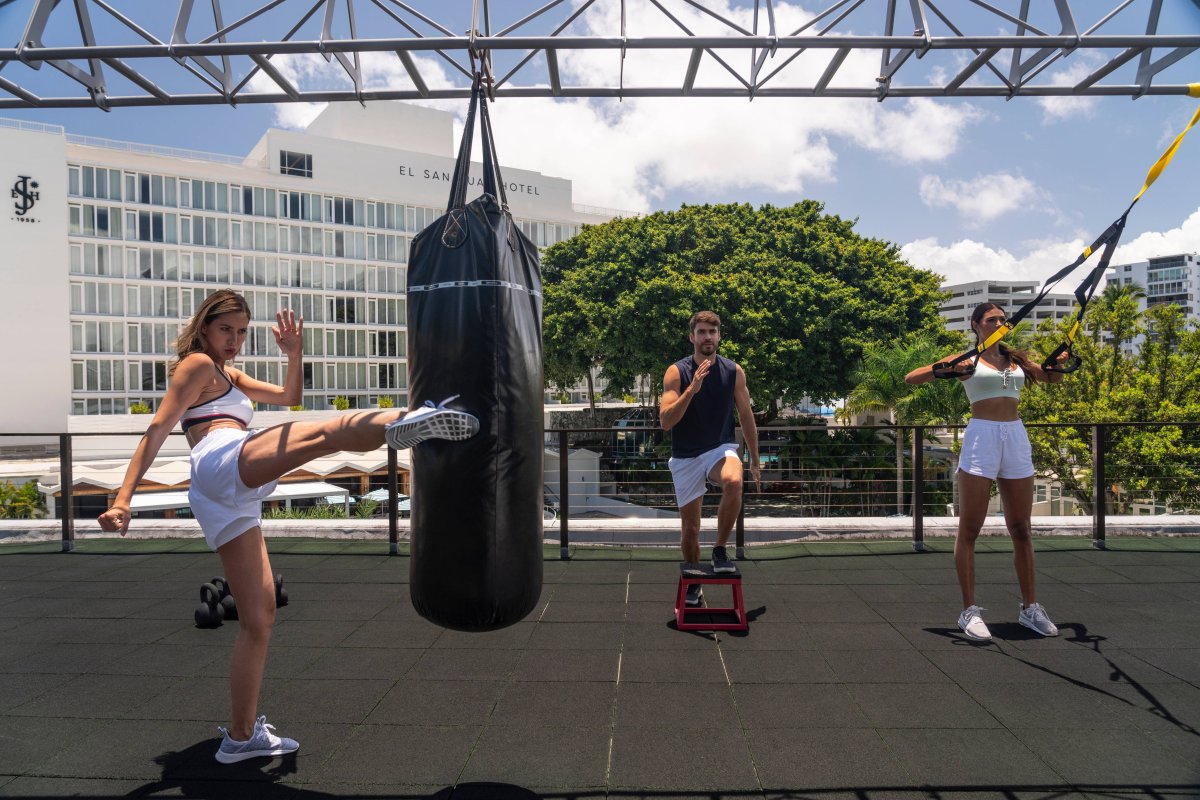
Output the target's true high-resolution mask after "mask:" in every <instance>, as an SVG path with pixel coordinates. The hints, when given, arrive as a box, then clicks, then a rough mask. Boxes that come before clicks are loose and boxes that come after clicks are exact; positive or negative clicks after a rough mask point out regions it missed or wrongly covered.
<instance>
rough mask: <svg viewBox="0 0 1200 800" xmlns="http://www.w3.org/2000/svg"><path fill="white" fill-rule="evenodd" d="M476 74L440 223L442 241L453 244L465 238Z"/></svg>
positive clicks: (478, 83)
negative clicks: (444, 212)
mask: <svg viewBox="0 0 1200 800" xmlns="http://www.w3.org/2000/svg"><path fill="white" fill-rule="evenodd" d="M480 86H481V81H480V76H479V73H476V74H475V82H474V83H473V84H472V85H471V105H470V106H469V107H468V108H467V123H466V125H465V126H464V127H463V137H462V142H461V143H460V144H459V146H458V160H457V161H456V162H455V163H454V178H453V179H452V180H451V181H450V199H449V200H447V201H446V223H445V225H443V226H442V244H443V245H445V246H446V247H450V248H455V247H458V246H460V245H461V244H462V243H463V242H465V241H466V240H467V212H466V209H465V208H464V206H466V204H467V181H468V178H469V177H470V172H471V145H472V139H473V138H474V133H475V109H476V107H477V106H478V104H479V94H480Z"/></svg>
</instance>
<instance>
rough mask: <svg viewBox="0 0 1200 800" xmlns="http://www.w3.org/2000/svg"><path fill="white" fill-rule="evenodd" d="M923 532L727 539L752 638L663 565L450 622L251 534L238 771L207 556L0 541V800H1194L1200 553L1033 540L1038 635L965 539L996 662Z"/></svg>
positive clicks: (344, 547) (139, 545) (607, 552)
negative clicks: (466, 623)
mask: <svg viewBox="0 0 1200 800" xmlns="http://www.w3.org/2000/svg"><path fill="white" fill-rule="evenodd" d="M927 544H928V545H929V548H930V551H931V552H926V553H920V554H918V553H914V552H912V551H911V547H910V545H909V544H908V543H907V542H902V541H897V542H888V541H875V542H864V543H857V542H842V543H818V544H808V545H779V546H770V547H763V548H751V549H750V550H748V554H749V556H750V558H749V559H747V560H744V561H741V562H739V565H740V567H741V570H742V573H743V575H744V591H745V599H746V606H747V609H748V611H749V614H750V616H751V619H752V621H751V623H750V630H749V631H748V632H746V633H693V632H681V631H678V630H676V629H675V627H674V611H673V599H674V593H675V588H676V581H677V579H678V574H679V573H678V566H677V555H676V554H675V553H674V552H673V551H667V550H638V549H612V548H609V549H603V548H595V549H586V548H578V549H576V550H574V551H573V553H572V558H571V559H570V560H568V561H561V560H559V559H558V557H557V556H558V548H557V547H553V548H547V557H546V562H545V573H546V576H545V585H544V589H543V593H542V597H541V602H540V604H539V605H538V607H537V608H536V609H535V611H534V612H533V613H532V614H530V616H529V617H528V618H527V619H525V620H523V621H522V622H520V623H518V624H516V625H513V626H511V627H508V628H505V629H503V630H500V631H495V632H491V633H460V632H454V631H448V630H444V629H442V628H439V627H436V626H434V625H432V624H430V623H428V622H426V621H425V620H423V619H421V618H420V617H418V616H417V614H416V613H415V612H414V611H413V609H412V605H411V603H410V601H409V597H408V586H407V581H408V566H409V564H408V558H407V557H406V556H404V555H401V556H396V557H389V556H388V555H387V554H386V548H387V544H386V542H352V543H343V542H338V541H334V540H327V539H325V540H294V539H287V540H277V541H271V542H270V543H269V547H270V549H271V551H272V564H273V567H274V569H275V571H276V572H278V573H280V574H282V575H283V579H284V585H285V588H287V590H288V593H289V599H290V603H289V605H287V606H286V607H284V608H282V609H280V611H279V614H278V620H277V624H276V628H275V631H274V636H273V639H272V644H271V651H270V657H269V661H268V664H267V677H266V682H265V685H264V687H263V693H262V699H261V705H260V709H261V711H260V713H264V714H266V715H268V719H269V721H270V722H271V723H273V724H274V725H276V726H277V728H278V731H279V733H281V734H282V735H285V736H290V737H293V738H296V739H298V740H299V741H300V744H301V748H300V751H299V752H298V753H297V754H295V755H293V756H288V757H284V758H276V759H256V760H252V761H248V762H244V763H242V764H238V765H232V766H222V765H220V764H217V763H216V762H215V761H214V760H213V757H212V756H213V752H214V751H215V749H216V747H217V744H218V739H217V732H216V726H217V725H220V724H227V715H228V700H227V697H228V689H227V683H226V669H227V663H228V658H229V653H230V647H231V645H232V642H233V639H234V636H235V635H236V631H237V623H235V622H234V623H225V624H224V625H223V626H222V627H220V628H217V629H215V630H201V629H198V628H196V627H195V626H194V624H193V621H192V617H193V610H194V608H195V606H196V605H197V603H198V598H199V586H200V584H201V583H202V582H205V581H207V580H209V579H210V578H212V577H213V576H214V575H217V574H219V572H220V564H219V561H218V560H217V557H216V556H215V555H214V554H212V553H209V552H208V551H207V550H206V549H205V548H204V546H203V543H202V542H199V541H196V540H151V541H139V542H134V541H114V540H91V539H88V540H83V541H81V542H79V544H78V548H77V550H76V551H75V552H73V553H69V554H64V553H61V552H59V549H60V547H59V545H58V544H57V543H39V544H21V545H18V544H13V545H0V797H20V798H57V797H92V798H112V797H141V798H150V797H155V798H157V797H184V798H242V797H246V798H254V799H255V800H274V798H296V799H297V800H317V799H318V798H359V797H363V798H366V797H370V798H413V799H415V798H437V799H438V800H448V799H450V798H453V799H454V800H475V799H477V798H478V799H484V798H486V799H487V800H493V799H494V800H508V799H509V798H514V799H515V798H522V799H523V800H529V799H530V798H545V799H546V800H549V799H551V798H554V799H556V800H557V799H562V800H567V799H570V800H592V799H593V798H597V799H601V798H613V799H614V800H615V799H617V798H620V799H621V800H625V799H626V798H630V799H632V798H647V799H649V798H653V799H654V800H742V799H743V798H771V800H783V799H784V798H817V797H821V798H824V797H839V798H858V799H859V800H882V799H883V798H887V799H888V800H892V799H893V798H951V797H953V798H960V797H962V798H966V797H972V798H975V797H979V798H984V797H1007V798H1059V797H1095V798H1112V797H1119V798H1162V797H1200V537H1195V538H1187V537H1183V538H1128V539H1112V540H1110V541H1109V549H1107V550H1105V551H1098V550H1095V549H1092V548H1091V546H1090V541H1088V540H1086V539H1078V538H1050V539H1039V540H1038V541H1037V550H1038V555H1037V568H1038V582H1039V599H1040V600H1041V601H1042V602H1043V604H1044V605H1045V606H1046V608H1047V610H1048V611H1049V612H1050V615H1051V616H1052V618H1053V619H1054V620H1055V621H1056V622H1057V623H1058V625H1059V627H1060V629H1061V635H1060V636H1059V637H1057V638H1054V639H1042V638H1039V637H1037V636H1036V635H1034V634H1033V633H1032V632H1030V631H1028V630H1026V629H1025V628H1023V627H1021V626H1019V625H1018V624H1017V611H1018V605H1019V594H1018V592H1017V585H1016V579H1015V576H1014V574H1013V571H1012V563H1011V560H1012V554H1011V549H1010V547H1009V545H1008V543H1007V541H1006V540H1004V539H995V540H991V539H988V540H980V544H979V549H978V557H977V569H978V580H979V586H978V595H979V603H980V604H981V605H982V606H984V607H985V608H986V609H987V611H986V613H985V615H984V616H985V619H986V620H987V622H988V624H989V626H990V627H991V630H992V632H993V634H994V636H995V639H994V641H993V642H992V643H990V644H979V643H974V642H970V641H967V640H965V639H964V638H963V637H962V636H961V635H960V633H959V632H958V629H957V628H956V626H955V621H956V618H957V614H958V610H959V598H958V589H957V585H956V582H955V575H954V567H953V562H952V558H951V555H950V553H951V548H952V542H951V541H950V540H946V539H934V540H931V541H929V542H927ZM705 552H707V550H706V551H705ZM724 588H725V587H710V588H709V590H708V591H707V592H706V594H708V601H709V602H710V603H714V602H715V603H719V604H720V603H724V601H725V599H726V598H725V597H722V596H720V594H719V592H720V591H721V590H723V589H724Z"/></svg>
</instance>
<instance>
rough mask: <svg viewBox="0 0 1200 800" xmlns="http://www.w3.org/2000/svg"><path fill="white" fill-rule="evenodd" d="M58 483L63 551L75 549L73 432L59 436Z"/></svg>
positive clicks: (67, 551) (68, 551)
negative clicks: (60, 499) (72, 464)
mask: <svg viewBox="0 0 1200 800" xmlns="http://www.w3.org/2000/svg"><path fill="white" fill-rule="evenodd" d="M58 484H59V486H60V487H61V492H62V504H63V515H62V551H63V552H64V553H70V552H71V551H73V550H74V549H75V493H74V491H73V489H74V488H75V487H74V484H75V476H74V474H73V473H72V471H71V434H69V433H61V434H59V436H58Z"/></svg>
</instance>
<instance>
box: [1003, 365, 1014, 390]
mask: <svg viewBox="0 0 1200 800" xmlns="http://www.w3.org/2000/svg"><path fill="white" fill-rule="evenodd" d="M1012 374H1013V368H1012V366H1011V365H1010V366H1007V367H1005V368H1004V369H1002V370H1000V388H1001V389H1007V388H1008V376H1009V375H1012Z"/></svg>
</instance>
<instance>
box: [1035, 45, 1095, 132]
mask: <svg viewBox="0 0 1200 800" xmlns="http://www.w3.org/2000/svg"><path fill="white" fill-rule="evenodd" d="M1068 58H1070V60H1071V63H1070V65H1069V66H1066V67H1060V66H1058V65H1054V66H1051V67H1050V70H1048V72H1049V75H1050V80H1049V81H1048V82H1049V84H1050V85H1051V86H1074V85H1076V84H1077V83H1079V82H1080V81H1081V80H1083V79H1084V78H1086V77H1087V76H1088V75H1090V74H1092V72H1094V71H1095V70H1096V69H1097V68H1098V67H1099V66H1100V65H1101V64H1102V63H1103V59H1101V58H1099V57H1097V56H1095V55H1093V54H1091V53H1081V52H1076V53H1072V54H1071V56H1068ZM1098 102H1099V98H1097V97H1039V98H1037V104H1038V105H1039V106H1041V108H1042V122H1043V124H1047V125H1049V124H1053V123H1055V122H1061V121H1063V120H1066V119H1070V118H1071V117H1080V116H1082V117H1089V118H1090V117H1091V116H1092V115H1093V113H1094V112H1095V110H1096V104H1097V103H1098Z"/></svg>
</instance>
